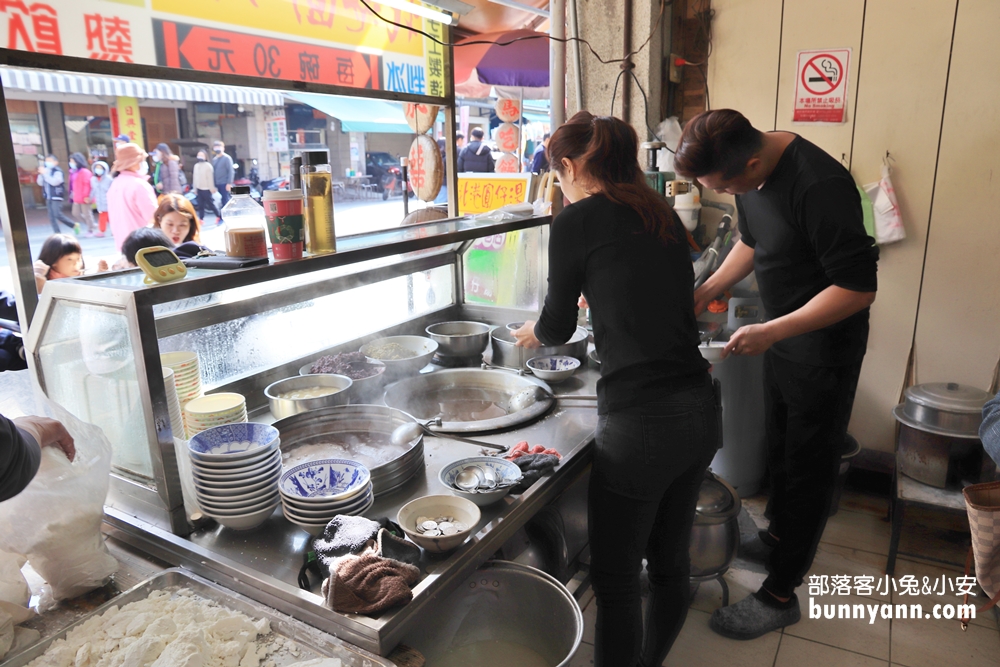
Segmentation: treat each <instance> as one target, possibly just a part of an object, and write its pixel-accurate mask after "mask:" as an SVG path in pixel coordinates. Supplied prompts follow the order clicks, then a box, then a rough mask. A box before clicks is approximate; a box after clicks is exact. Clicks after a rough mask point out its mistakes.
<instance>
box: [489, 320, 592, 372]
mask: <svg viewBox="0 0 1000 667" xmlns="http://www.w3.org/2000/svg"><path fill="white" fill-rule="evenodd" d="M589 335H590V334H589V333H588V332H587V330H586V329H585V328H583V327H577V328H576V333H574V334H573V336H572V337H571V338H570V339H569V342H568V343H564V344H562V345H544V346H542V347H536V348H533V349H528V348H526V347H518V346H517V345H515V342H514V336H513V334H512V333H511V331H510V330H509V329H508V328H507V327H497V328H495V329H494V330H493V332H492V333H491V334H490V344H491V345H492V347H493V365H494V366H505V367H507V368H516V369H518V370H526V369H527V366H525V363H526V362H527V361H528V359H532V358H534V357H555V356H567V357H575V358H576V359H579V360H580V363H581V364H586V363H587V338H588V337H589Z"/></svg>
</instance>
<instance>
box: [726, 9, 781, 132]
mask: <svg viewBox="0 0 1000 667" xmlns="http://www.w3.org/2000/svg"><path fill="white" fill-rule="evenodd" d="M781 4H782V0H756V1H755V2H747V1H746V0H713V2H712V9H714V10H715V19H714V20H713V23H712V49H713V50H712V57H711V58H710V60H709V63H708V83H709V92H710V94H709V100H710V102H711V104H712V108H713V109H736V110H737V111H739V112H740V113H742V114H743V115H744V116H746V117H747V118H748V119H750V122H751V123H753V125H754V127H756V128H757V129H759V130H763V131H767V130H773V129H774V102H775V96H776V95H777V92H778V63H779V55H780V54H779V51H778V44H779V43H780V41H781Z"/></svg>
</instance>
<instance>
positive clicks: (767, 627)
mask: <svg viewBox="0 0 1000 667" xmlns="http://www.w3.org/2000/svg"><path fill="white" fill-rule="evenodd" d="M762 595H769V594H768V593H766V592H762V591H758V592H756V593H753V594H751V595H748V596H746V597H745V598H743V599H742V600H740V601H739V602H737V603H736V604H733V605H730V606H728V607H722V608H721V609H716V610H715V611H714V612H713V613H712V618H711V619H710V620H709V623H708V625H709V627H710V628H712V630H714V631H715V632H717V633H719V634H720V635H722V636H723V637H729V638H730V639H756V638H757V637H761V636H763V635H766V634H767V633H768V632H771V631H772V630H777V629H779V628H783V627H785V626H786V625H793V624H795V623H798V622H799V620H800V619H801V618H802V612H800V611H799V601H798V599H797V598H796V597H794V596H793V597H792V599H791V601H790V602H792V603H793V604H790V605H789V607H788V609H778V608H776V607H772V606H771V605H769V604H765V603H764V602H762V601H761V599H760V597H759V596H762Z"/></svg>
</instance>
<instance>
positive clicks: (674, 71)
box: [670, 53, 684, 83]
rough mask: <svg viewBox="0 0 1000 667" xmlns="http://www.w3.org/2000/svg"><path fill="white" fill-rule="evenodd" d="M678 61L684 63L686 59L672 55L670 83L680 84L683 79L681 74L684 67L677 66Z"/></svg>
mask: <svg viewBox="0 0 1000 667" xmlns="http://www.w3.org/2000/svg"><path fill="white" fill-rule="evenodd" d="M678 60H681V61H683V60H684V59H683V58H681V57H680V56H679V55H677V54H676V53H671V54H670V83H680V82H681V80H682V78H683V75H682V73H681V69H682V67H683V66H682V65H678V64H677V61H678Z"/></svg>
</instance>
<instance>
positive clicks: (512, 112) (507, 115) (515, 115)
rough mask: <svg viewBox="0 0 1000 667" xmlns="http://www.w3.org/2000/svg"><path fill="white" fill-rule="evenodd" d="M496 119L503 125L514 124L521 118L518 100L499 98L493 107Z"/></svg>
mask: <svg viewBox="0 0 1000 667" xmlns="http://www.w3.org/2000/svg"><path fill="white" fill-rule="evenodd" d="M493 109H494V110H495V111H496V112H497V118H499V119H500V120H501V121H502V122H504V123H515V122H517V120H518V119H519V118H520V117H521V103H520V102H519V101H518V100H512V99H510V98H504V97H501V98H500V99H498V100H497V103H496V104H495V105H493Z"/></svg>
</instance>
